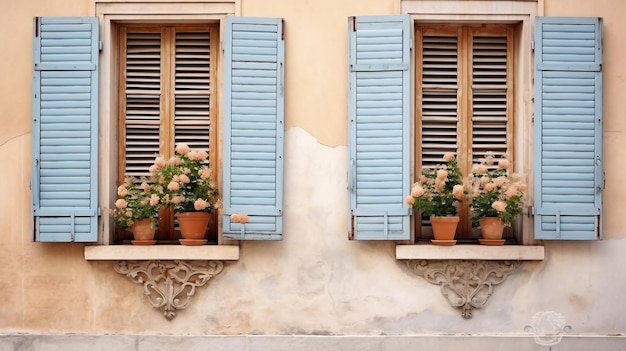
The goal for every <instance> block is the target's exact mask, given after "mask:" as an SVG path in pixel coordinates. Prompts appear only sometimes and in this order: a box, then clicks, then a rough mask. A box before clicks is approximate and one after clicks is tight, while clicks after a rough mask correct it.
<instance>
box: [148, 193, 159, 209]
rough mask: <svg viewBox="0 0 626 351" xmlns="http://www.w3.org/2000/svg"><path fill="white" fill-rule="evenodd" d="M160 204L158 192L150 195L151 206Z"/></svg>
mask: <svg viewBox="0 0 626 351" xmlns="http://www.w3.org/2000/svg"><path fill="white" fill-rule="evenodd" d="M158 204H159V196H158V195H157V194H152V196H150V206H156V205H158Z"/></svg>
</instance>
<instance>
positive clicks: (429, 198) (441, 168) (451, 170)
mask: <svg viewBox="0 0 626 351" xmlns="http://www.w3.org/2000/svg"><path fill="white" fill-rule="evenodd" d="M443 159H444V161H446V164H445V165H438V166H437V167H435V168H426V169H423V170H422V174H421V175H420V177H419V179H418V181H417V182H416V183H415V184H413V187H412V188H411V195H409V196H407V197H406V199H405V202H406V204H407V205H409V206H411V207H413V208H417V209H418V210H419V211H420V212H421V213H422V215H425V216H453V215H456V213H457V206H458V203H459V200H463V198H464V197H465V188H464V187H463V181H462V177H461V170H460V169H459V165H458V163H457V160H456V158H455V157H454V154H453V153H451V152H447V153H446V154H445V155H444V156H443Z"/></svg>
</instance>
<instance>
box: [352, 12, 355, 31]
mask: <svg viewBox="0 0 626 351" xmlns="http://www.w3.org/2000/svg"><path fill="white" fill-rule="evenodd" d="M352 31H353V32H356V17H355V16H352Z"/></svg>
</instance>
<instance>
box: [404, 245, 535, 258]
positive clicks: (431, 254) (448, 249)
mask: <svg viewBox="0 0 626 351" xmlns="http://www.w3.org/2000/svg"><path fill="white" fill-rule="evenodd" d="M396 259H397V260H529V261H530V260H534V261H541V260H543V259H544V248H543V246H523V245H503V246H489V245H458V244H457V245H453V246H438V245H432V244H417V245H396Z"/></svg>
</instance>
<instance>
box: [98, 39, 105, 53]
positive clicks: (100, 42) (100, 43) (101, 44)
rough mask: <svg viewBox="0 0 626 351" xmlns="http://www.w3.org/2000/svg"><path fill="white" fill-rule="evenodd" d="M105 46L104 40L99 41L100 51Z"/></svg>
mask: <svg viewBox="0 0 626 351" xmlns="http://www.w3.org/2000/svg"><path fill="white" fill-rule="evenodd" d="M103 47H104V43H103V42H102V40H100V41H99V42H98V51H102V48H103Z"/></svg>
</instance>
